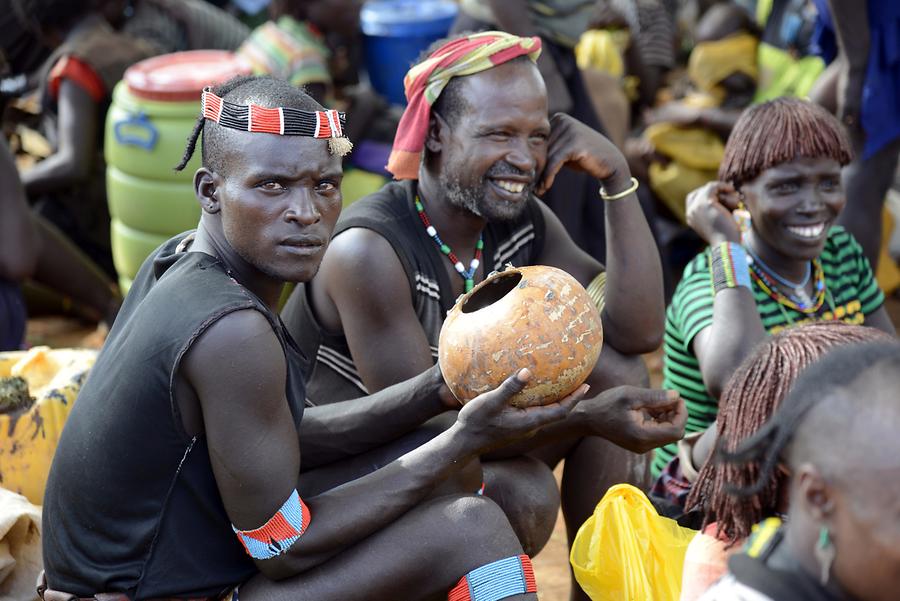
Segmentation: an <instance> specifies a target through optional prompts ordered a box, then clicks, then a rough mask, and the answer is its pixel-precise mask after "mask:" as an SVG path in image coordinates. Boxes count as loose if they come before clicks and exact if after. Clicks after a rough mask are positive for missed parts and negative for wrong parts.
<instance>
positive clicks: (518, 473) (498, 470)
mask: <svg viewBox="0 0 900 601" xmlns="http://www.w3.org/2000/svg"><path fill="white" fill-rule="evenodd" d="M484 472H485V484H486V489H485V494H486V495H487V496H488V497H490V498H491V499H493V500H494V501H495V502H496V503H497V504H498V505H500V507H501V508H502V509H503V511H504V513H505V514H506V517H507V519H508V520H509V522H510V524H511V525H512V528H513V530H514V531H515V533H516V536H517V537H518V539H519V542H520V543H521V544H522V548H523V549H524V551H525V553H526V554H528V555H529V556H532V557H534V556H535V555H537V554H538V552H540V550H541V549H543V548H544V545H546V544H547V541H548V540H549V539H550V535H551V534H552V533H553V526H554V524H555V523H556V517H557V515H558V514H559V505H560V497H559V487H558V485H557V483H556V478H555V477H554V476H553V472H552V471H551V470H550V468H549V467H547V465H546V464H545V463H543V462H542V461H539V460H537V459H534V458H532V457H517V458H515V459H509V460H505V461H493V462H488V463H485V464H484Z"/></svg>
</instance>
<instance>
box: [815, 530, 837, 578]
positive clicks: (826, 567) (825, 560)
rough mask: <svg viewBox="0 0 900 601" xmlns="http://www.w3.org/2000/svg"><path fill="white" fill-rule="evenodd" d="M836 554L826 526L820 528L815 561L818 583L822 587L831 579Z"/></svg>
mask: <svg viewBox="0 0 900 601" xmlns="http://www.w3.org/2000/svg"><path fill="white" fill-rule="evenodd" d="M836 554H837V551H836V549H835V548H834V542H833V541H832V540H831V533H830V532H828V526H822V527H821V528H819V540H818V542H817V543H816V548H815V555H816V561H818V562H819V582H820V583H821V584H822V586H825V585H826V584H828V580H829V579H830V578H831V564H833V563H834V556H835V555H836Z"/></svg>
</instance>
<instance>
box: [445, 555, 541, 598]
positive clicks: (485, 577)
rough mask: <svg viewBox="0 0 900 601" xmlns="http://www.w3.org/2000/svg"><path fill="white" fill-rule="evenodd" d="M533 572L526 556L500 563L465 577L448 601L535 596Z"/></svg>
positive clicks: (529, 560)
mask: <svg viewBox="0 0 900 601" xmlns="http://www.w3.org/2000/svg"><path fill="white" fill-rule="evenodd" d="M536 592H537V582H536V581H535V579H534V569H533V568H532V566H531V559H529V558H528V556H527V555H524V554H523V555H517V556H513V557H507V558H506V559H498V560H497V561H494V562H491V563H489V564H487V565H483V566H481V567H480V568H476V569H474V570H472V571H471V572H469V573H468V574H466V575H465V576H463V577H462V578H461V579H460V581H459V583H458V584H457V585H456V586H455V587H453V589H452V590H451V591H450V593H449V594H448V595H447V601H500V599H506V598H507V597H512V596H513V595H522V594H524V593H536Z"/></svg>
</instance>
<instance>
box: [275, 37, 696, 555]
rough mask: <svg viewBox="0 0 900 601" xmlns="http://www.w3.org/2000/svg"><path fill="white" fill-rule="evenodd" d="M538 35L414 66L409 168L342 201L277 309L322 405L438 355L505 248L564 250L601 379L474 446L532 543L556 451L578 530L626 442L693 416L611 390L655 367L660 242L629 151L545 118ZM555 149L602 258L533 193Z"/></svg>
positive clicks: (617, 470) (624, 457) (539, 531)
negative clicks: (587, 311)
mask: <svg viewBox="0 0 900 601" xmlns="http://www.w3.org/2000/svg"><path fill="white" fill-rule="evenodd" d="M439 44H441V43H439ZM539 52H540V40H539V39H538V38H522V37H517V36H513V35H509V34H506V33H501V32H484V33H477V34H472V35H468V36H462V37H458V38H455V39H452V40H450V41H449V42H446V43H442V44H441V45H440V46H439V47H438V48H437V49H435V50H434V51H433V52H431V53H430V54H429V55H428V56H427V57H426V58H425V59H424V60H423V61H421V62H420V63H419V64H417V65H415V66H414V67H413V68H412V69H411V70H410V71H409V73H408V74H407V76H406V79H405V87H406V96H407V99H408V101H409V104H408V106H407V109H406V112H405V113H404V115H403V117H402V119H401V121H400V126H399V129H398V133H397V136H396V139H395V142H394V148H393V152H392V153H391V157H390V160H389V163H388V170H390V171H391V172H392V173H393V174H394V176H395V178H397V179H398V180H400V181H395V182H391V183H389V184H387V185H386V186H385V187H384V188H383V189H382V190H380V191H379V192H376V193H375V194H372V195H370V196H369V197H366V198H364V199H362V200H360V201H358V202H357V203H356V204H354V205H352V206H351V207H350V208H349V209H348V210H347V212H346V213H345V214H344V216H343V217H342V219H341V221H340V222H339V223H338V226H337V228H336V230H335V238H334V241H333V243H332V247H331V249H330V250H329V252H328V254H327V256H326V257H325V258H324V260H323V263H322V267H321V270H320V272H319V274H318V275H317V276H316V278H315V280H314V281H313V282H312V283H310V284H306V285H304V286H302V287H300V288H299V289H298V290H297V291H295V292H294V294H293V296H292V298H291V299H290V301H289V302H288V304H287V306H286V307H285V309H284V311H283V313H282V316H283V318H284V320H285V323H286V325H287V326H288V329H289V330H290V331H291V333H292V335H293V336H294V338H295V339H296V340H297V341H298V342H299V344H300V346H301V347H302V348H304V350H305V351H306V353H307V355H308V356H314V357H316V360H317V361H316V366H315V370H314V373H313V375H312V377H311V381H310V386H309V388H308V390H307V397H308V399H309V401H310V402H311V403H314V404H316V403H321V402H332V401H335V400H341V399H350V398H354V397H357V396H359V395H360V394H361V393H362V391H375V390H380V389H382V388H385V387H387V386H390V385H391V384H393V383H394V382H399V381H402V380H405V379H407V378H409V377H411V376H414V375H416V374H418V373H421V372H423V371H424V370H426V369H428V368H430V367H431V366H432V365H433V363H434V361H435V358H436V356H437V344H438V335H439V332H440V329H441V326H442V324H443V320H444V316H445V315H446V312H447V310H448V309H450V308H451V307H452V305H453V303H454V300H455V299H456V298H457V297H458V296H459V295H461V294H463V293H464V292H465V291H467V290H469V289H471V288H472V286H473V285H474V284H475V283H476V282H479V281H481V280H483V279H484V278H485V277H486V276H487V275H488V274H489V273H490V272H491V271H496V270H500V269H502V268H503V266H504V265H506V264H507V263H512V264H513V265H516V266H524V265H536V264H544V265H551V266H555V267H558V268H561V269H564V270H565V271H567V272H569V273H570V274H572V275H573V276H574V277H575V278H576V279H577V280H579V281H580V282H581V283H582V284H583V285H585V286H586V287H587V288H588V291H589V292H591V293H593V294H594V296H595V298H596V300H597V302H598V304H599V306H600V308H601V318H602V321H603V329H604V334H605V341H604V342H605V345H604V350H603V353H602V356H601V357H602V358H601V360H600V361H599V362H598V365H597V366H596V368H595V370H594V373H593V374H592V375H591V377H590V378H589V380H588V381H589V383H590V384H591V386H592V387H593V388H594V391H595V392H599V391H605V392H602V393H601V394H600V395H599V396H597V397H595V398H593V399H590V400H586V401H583V402H582V403H581V404H580V405H579V408H578V409H576V413H577V415H576V416H575V417H573V419H571V420H567V421H566V422H565V423H563V424H561V425H560V426H559V427H558V428H554V429H550V430H545V431H543V432H541V433H539V434H537V435H536V436H535V437H533V438H532V439H530V440H529V442H528V444H527V445H523V446H518V447H516V448H506V449H502V450H501V451H497V452H494V453H492V454H491V455H488V456H483V457H482V460H485V459H486V460H488V461H486V462H485V464H484V465H485V482H486V491H485V494H486V495H488V496H490V497H491V498H493V499H494V500H496V501H498V502H499V503H500V504H501V505H502V506H503V507H504V509H505V510H506V513H507V516H508V517H509V518H510V520H511V521H512V523H513V525H514V527H515V528H516V530H517V534H518V535H519V537H520V539H521V540H522V541H523V544H524V547H525V548H526V550H527V551H529V552H532V553H533V552H536V551H537V550H538V549H540V547H541V546H542V545H543V544H544V542H546V539H547V537H548V536H549V534H550V531H551V530H552V526H553V522H554V520H555V517H553V516H555V515H556V511H557V508H558V504H559V502H560V497H559V492H558V491H557V488H556V484H555V481H554V479H553V476H552V473H551V468H552V466H555V465H556V464H557V463H558V462H559V461H560V460H561V459H562V458H566V475H565V478H564V483H563V489H562V506H563V511H564V514H565V517H566V521H567V526H568V527H569V530H570V534H571V536H573V537H574V534H575V531H576V530H577V528H578V527H579V526H580V525H581V523H582V522H583V521H584V519H586V518H587V516H588V515H590V513H591V512H592V511H593V508H594V506H595V504H596V503H597V501H598V500H599V499H600V497H601V496H602V494H603V492H604V491H605V489H606V487H607V486H608V485H609V484H610V483H612V482H621V481H628V480H632V481H633V480H635V473H636V472H637V473H640V471H641V470H640V469H636V468H640V467H641V466H642V460H641V459H640V458H639V457H638V456H636V455H633V454H632V453H630V452H628V451H625V450H623V448H620V447H625V448H627V449H629V450H630V451H636V452H643V451H646V450H648V449H650V448H653V447H655V446H657V445H659V444H661V443H662V442H663V441H664V440H665V439H668V438H673V437H674V438H677V437H678V432H679V431H680V429H681V425H682V421H683V420H682V416H681V409H680V401H679V399H678V398H677V396H676V397H667V396H665V395H664V394H663V393H662V392H661V391H649V390H643V389H635V388H631V387H617V388H612V390H607V389H610V388H611V387H612V386H615V385H617V384H622V383H631V384H640V383H643V382H644V381H645V378H646V371H645V369H644V366H643V363H642V362H641V360H640V358H639V357H637V356H636V355H637V354H639V353H643V352H647V351H650V350H652V349H654V348H655V347H656V346H657V345H658V344H659V340H660V335H661V332H662V330H661V328H662V312H663V297H662V277H661V273H660V263H659V258H658V254H657V251H656V247H655V245H654V242H653V238H652V236H651V234H650V229H649V227H648V225H647V223H646V221H645V219H644V216H643V213H642V212H641V208H640V205H639V203H638V200H637V197H636V195H635V194H634V190H635V187H636V182H635V180H633V179H632V178H631V177H630V173H629V172H628V166H627V164H626V162H625V159H624V157H622V155H621V153H620V152H619V151H618V150H617V149H616V148H615V147H614V146H613V144H612V143H610V142H609V141H608V140H606V139H605V138H604V137H603V136H602V135H600V134H599V133H597V132H596V131H594V130H592V129H590V128H589V127H587V126H586V125H584V124H582V123H580V122H578V121H576V120H575V119H573V118H571V117H569V116H566V115H562V114H557V115H554V116H553V117H552V118H551V119H548V118H547V92H546V88H545V86H544V83H543V80H542V79H541V75H540V72H539V71H538V69H537V67H536V66H535V60H536V59H537V56H538V53H539ZM563 165H566V166H568V167H570V168H574V169H577V170H580V171H583V172H585V173H586V174H588V175H589V176H590V177H591V178H593V180H594V181H595V186H596V188H595V193H596V194H598V196H597V197H596V198H594V202H597V203H604V204H605V205H606V219H607V224H608V231H607V257H608V258H609V262H608V269H605V268H604V266H603V265H601V264H600V263H598V262H597V261H596V260H594V259H593V258H592V257H590V256H589V255H587V254H586V253H585V252H583V251H582V250H580V249H579V248H578V247H577V246H576V245H575V243H574V242H573V241H572V239H571V238H570V237H569V235H568V234H567V233H566V230H565V229H564V228H563V226H562V224H561V223H560V221H559V219H558V218H557V217H556V216H555V215H554V214H553V213H552V212H551V211H550V210H549V209H548V208H547V206H546V205H544V204H543V203H542V202H541V201H540V200H539V199H538V198H537V197H536V196H535V194H536V193H538V194H539V193H543V192H544V191H546V190H547V188H549V187H550V185H552V183H553V180H554V178H555V177H556V175H557V173H558V172H559V170H560V169H561V168H562V167H563ZM625 278H627V279H628V281H627V282H626V281H625ZM626 396H627V398H628V400H627V401H625V400H624V399H625V398H626ZM642 412H644V413H642ZM642 414H643V415H647V416H648V417H649V419H647V420H646V421H643V420H642V419H641V418H639V415H642ZM373 427H374V428H377V427H378V426H377V424H376V423H374V422H373ZM610 441H611V442H612V443H615V444H610ZM551 443H552V444H551ZM615 445H620V446H615ZM532 451H534V452H532ZM495 459H504V461H493V460H495ZM525 507H527V511H526V510H524V508H525Z"/></svg>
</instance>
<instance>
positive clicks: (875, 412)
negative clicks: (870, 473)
mask: <svg viewBox="0 0 900 601" xmlns="http://www.w3.org/2000/svg"><path fill="white" fill-rule="evenodd" d="M897 386H900V344H897V342H895V341H892V342H869V343H865V344H850V345H844V346H842V347H841V348H837V349H833V350H831V351H830V352H828V353H827V354H825V356H824V357H822V358H821V359H819V360H818V361H817V362H816V363H814V364H813V365H812V366H810V367H809V368H807V369H806V370H805V371H804V372H803V373H802V374H801V375H800V377H799V378H797V381H796V383H795V384H794V387H793V388H792V389H791V391H790V393H789V394H788V396H787V397H786V398H785V399H784V402H783V403H782V405H781V406H780V407H779V409H778V410H777V411H776V412H775V414H774V415H772V417H771V418H770V419H769V420H768V421H767V422H766V423H765V424H764V425H763V426H762V427H761V428H759V429H758V430H757V431H756V432H755V433H754V434H753V435H752V436H750V437H748V438H747V439H745V440H743V441H742V442H741V443H740V444H738V445H737V446H733V445H731V444H730V443H728V441H721V442H720V445H719V448H718V451H717V452H718V454H719V455H720V456H721V460H722V461H723V462H725V463H726V464H731V465H744V466H746V465H749V464H753V465H756V466H758V468H756V469H755V471H754V472H753V474H754V476H753V477H752V478H750V479H749V480H748V481H746V484H745V483H743V482H740V483H734V484H726V488H725V492H726V493H728V494H731V495H733V496H734V497H735V498H737V499H742V500H744V501H745V502H746V500H747V499H752V498H754V497H755V496H756V495H759V494H760V492H762V491H763V490H765V489H766V487H767V486H768V485H769V483H770V482H771V481H772V479H773V478H774V477H775V473H776V471H777V466H778V464H779V462H782V461H784V462H786V463H787V464H788V466H790V467H795V466H796V465H799V464H800V463H801V462H804V461H815V462H816V463H817V466H818V467H819V468H820V469H822V470H823V471H824V472H826V474H827V477H835V478H837V477H841V476H843V477H849V476H850V474H848V473H847V469H848V468H851V467H852V469H853V470H856V471H860V472H864V471H865V470H866V466H865V459H861V458H860V457H858V454H866V453H867V452H868V451H870V450H871V449H872V447H873V445H883V444H884V443H885V441H884V440H869V441H867V440H865V436H866V434H865V433H864V432H861V431H860V430H861V429H865V428H872V427H873V426H875V427H878V426H885V427H888V428H893V427H896V426H900V406H898V405H897V403H896V390H897ZM873 389H874V392H873ZM725 447H732V449H733V450H732V451H728V450H726V448H725ZM836 448H837V449H840V452H839V453H836V452H835V449H836ZM839 472H840V473H839Z"/></svg>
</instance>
